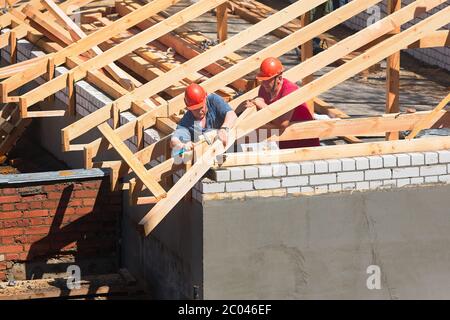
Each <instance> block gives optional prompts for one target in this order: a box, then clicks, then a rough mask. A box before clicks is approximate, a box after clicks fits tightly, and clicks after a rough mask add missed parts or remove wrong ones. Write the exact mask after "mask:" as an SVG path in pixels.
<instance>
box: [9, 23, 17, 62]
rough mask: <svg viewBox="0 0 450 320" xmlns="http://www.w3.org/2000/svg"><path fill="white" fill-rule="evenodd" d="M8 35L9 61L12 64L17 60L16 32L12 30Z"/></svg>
mask: <svg viewBox="0 0 450 320" xmlns="http://www.w3.org/2000/svg"><path fill="white" fill-rule="evenodd" d="M9 34H10V37H9V48H10V55H11V56H10V63H11V64H14V63H16V62H17V36H16V32H15V31H14V30H12V31H11V32H10V33H9Z"/></svg>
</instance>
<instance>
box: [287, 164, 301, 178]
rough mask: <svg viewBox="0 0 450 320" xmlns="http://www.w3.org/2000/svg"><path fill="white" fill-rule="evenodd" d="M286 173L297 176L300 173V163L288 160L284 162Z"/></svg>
mask: <svg viewBox="0 0 450 320" xmlns="http://www.w3.org/2000/svg"><path fill="white" fill-rule="evenodd" d="M286 169H287V175H288V176H298V175H300V172H301V171H300V164H298V163H294V162H290V163H286Z"/></svg>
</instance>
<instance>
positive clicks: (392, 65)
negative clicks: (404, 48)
mask: <svg viewBox="0 0 450 320" xmlns="http://www.w3.org/2000/svg"><path fill="white" fill-rule="evenodd" d="M401 6H402V2H401V0H388V14H392V13H394V12H396V11H398V10H400V8H401ZM399 32H400V26H398V27H397V28H395V30H394V31H393V34H398V33H399ZM399 111H400V51H398V52H396V53H394V54H393V55H391V56H389V57H388V58H387V62H386V113H397V112H399ZM398 138H399V133H398V131H393V132H387V133H386V140H398Z"/></svg>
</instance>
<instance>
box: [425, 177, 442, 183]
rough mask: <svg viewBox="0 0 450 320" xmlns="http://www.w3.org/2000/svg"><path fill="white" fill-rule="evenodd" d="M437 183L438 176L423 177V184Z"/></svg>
mask: <svg viewBox="0 0 450 320" xmlns="http://www.w3.org/2000/svg"><path fill="white" fill-rule="evenodd" d="M438 182H439V179H438V176H429V177H425V183H438Z"/></svg>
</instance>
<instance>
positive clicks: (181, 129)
mask: <svg viewBox="0 0 450 320" xmlns="http://www.w3.org/2000/svg"><path fill="white" fill-rule="evenodd" d="M191 118H192V117H191V116H190V114H189V113H185V114H184V116H183V118H181V120H180V122H179V123H178V125H177V129H176V130H175V131H174V132H173V134H172V137H176V138H178V139H179V140H180V141H181V142H183V143H186V142H188V141H191V133H190V131H189V127H191V126H192V125H193V121H192V119H191Z"/></svg>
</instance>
